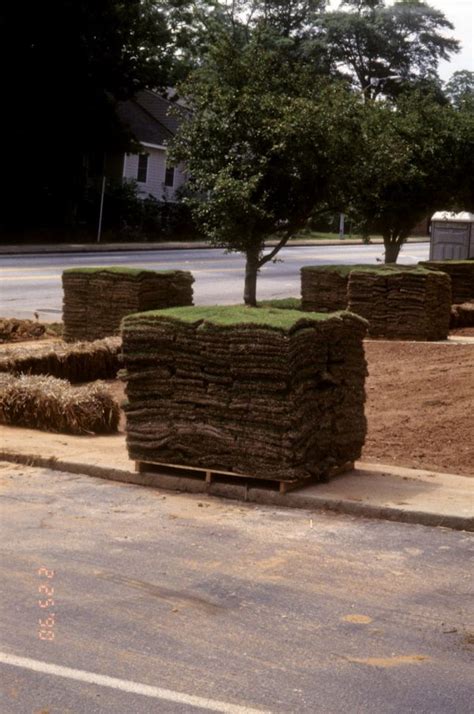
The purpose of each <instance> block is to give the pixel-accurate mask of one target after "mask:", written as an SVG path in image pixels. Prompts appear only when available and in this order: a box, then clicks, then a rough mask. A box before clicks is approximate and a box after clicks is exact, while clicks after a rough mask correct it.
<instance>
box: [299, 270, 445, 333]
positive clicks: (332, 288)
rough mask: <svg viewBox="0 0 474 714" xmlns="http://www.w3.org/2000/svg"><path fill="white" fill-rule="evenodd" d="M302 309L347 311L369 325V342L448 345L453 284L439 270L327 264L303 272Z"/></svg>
mask: <svg viewBox="0 0 474 714" xmlns="http://www.w3.org/2000/svg"><path fill="white" fill-rule="evenodd" d="M301 294H302V309H303V310H321V311H331V310H335V309H339V310H340V309H348V310H350V311H351V312H354V313H356V314H357V315H360V316H362V317H364V318H365V319H366V320H368V322H369V335H370V336H371V337H385V338H389V339H399V340H403V339H405V340H444V339H446V338H447V336H448V333H449V321H450V312H451V281H450V279H449V276H448V275H447V274H445V273H441V272H439V271H431V270H427V269H425V268H423V267H419V266H401V265H383V266H374V265H324V266H314V267H313V266H308V267H305V268H302V270H301Z"/></svg>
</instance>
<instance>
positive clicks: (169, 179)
mask: <svg viewBox="0 0 474 714" xmlns="http://www.w3.org/2000/svg"><path fill="white" fill-rule="evenodd" d="M165 186H170V187H171V188H173V186H174V166H167V167H166V173H165Z"/></svg>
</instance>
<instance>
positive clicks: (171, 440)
mask: <svg viewBox="0 0 474 714" xmlns="http://www.w3.org/2000/svg"><path fill="white" fill-rule="evenodd" d="M365 331H366V323H365V321H363V320H361V318H359V317H357V316H356V315H351V314H349V313H340V314H335V315H331V316H324V315H314V314H313V313H308V314H307V315H306V314H303V313H301V312H298V311H294V310H291V311H290V310H279V309H274V308H273V309H271V308H268V309H266V308H246V307H229V308H224V307H220V308H216V307H214V308H182V309H180V310H166V311H163V312H161V313H160V312H157V313H143V314H141V315H131V316H129V317H128V318H126V319H125V320H124V325H123V352H124V367H125V369H126V373H125V380H126V382H127V387H126V393H127V398H128V404H127V406H126V407H125V411H126V415H127V443H128V448H129V454H130V457H131V458H132V459H135V460H138V461H151V462H153V461H155V462H164V463H169V464H176V465H178V464H181V465H185V466H194V467H198V468H209V469H213V470H219V471H230V472H234V473H238V474H244V475H247V476H251V477H254V478H262V479H274V480H281V481H292V480H296V479H306V478H310V477H319V478H325V477H327V476H328V475H330V473H331V472H332V470H334V469H335V468H337V467H340V466H342V465H344V464H346V463H347V462H351V461H354V460H356V459H357V458H359V456H360V453H361V449H362V445H363V443H364V439H365V434H366V421H365V416H364V401H365V393H364V380H365V375H366V363H365V358H364V350H363V344H362V341H363V337H364V335H365Z"/></svg>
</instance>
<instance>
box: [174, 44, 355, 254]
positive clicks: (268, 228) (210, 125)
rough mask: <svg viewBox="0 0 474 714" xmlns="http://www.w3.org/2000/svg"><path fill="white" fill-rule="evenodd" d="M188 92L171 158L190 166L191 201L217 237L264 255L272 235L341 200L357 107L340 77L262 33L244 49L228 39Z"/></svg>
mask: <svg viewBox="0 0 474 714" xmlns="http://www.w3.org/2000/svg"><path fill="white" fill-rule="evenodd" d="M183 91H184V93H185V94H186V95H187V96H189V97H192V108H193V114H192V115H191V116H190V117H189V118H188V120H187V121H185V122H184V124H183V126H182V129H181V131H180V133H179V135H178V137H177V139H176V141H175V143H174V146H173V147H172V154H173V159H174V160H175V161H184V162H185V163H186V164H187V166H188V168H189V172H190V187H191V189H192V190H193V191H194V196H195V199H194V201H193V200H192V199H191V200H190V203H191V205H192V208H193V211H194V213H195V215H196V216H197V218H198V219H199V221H200V222H201V224H202V226H203V229H204V232H205V233H206V235H207V236H208V237H209V238H210V239H211V240H213V241H214V242H215V243H216V244H218V245H224V246H226V247H227V248H229V249H230V250H239V251H244V252H247V251H248V250H250V249H254V250H256V252H257V253H260V252H261V250H262V248H263V245H264V241H265V238H267V237H268V236H270V235H277V236H282V235H283V236H285V235H291V234H293V233H294V232H295V231H296V230H298V229H300V228H302V227H303V226H304V225H305V222H306V221H307V219H308V217H309V216H310V215H311V213H312V212H313V211H314V209H315V208H316V207H320V208H321V207H322V206H323V205H327V204H330V205H332V206H334V207H335V206H336V205H338V204H340V203H341V200H342V193H343V184H344V174H343V173H342V172H340V171H339V167H340V166H341V164H342V163H343V162H344V161H345V160H347V159H348V158H349V157H350V155H351V147H352V145H353V140H354V134H356V133H357V114H358V107H359V105H358V102H357V100H356V98H355V97H353V96H352V95H351V94H349V93H348V92H347V91H346V90H345V89H344V87H343V86H342V85H340V84H335V83H329V82H328V81H324V80H319V81H318V80H317V79H316V78H315V77H314V75H313V74H312V73H311V71H310V70H309V69H308V67H307V66H305V65H304V64H300V63H293V61H292V58H291V57H290V58H288V56H287V55H286V53H285V51H281V49H280V48H279V47H278V46H275V45H272V43H271V41H270V40H269V39H268V36H261V35H255V36H254V37H253V38H252V39H251V41H250V42H249V43H248V44H247V45H246V46H245V47H244V48H243V49H242V48H239V47H236V46H235V44H233V43H232V42H231V41H228V40H227V38H224V39H223V41H222V42H221V43H220V44H219V45H218V46H216V47H215V48H213V51H212V53H210V55H209V57H208V60H207V62H206V63H205V65H203V67H202V68H200V69H199V70H197V71H196V72H195V73H194V74H193V75H192V76H191V78H190V79H189V81H188V82H187V83H186V84H185V86H184V87H183Z"/></svg>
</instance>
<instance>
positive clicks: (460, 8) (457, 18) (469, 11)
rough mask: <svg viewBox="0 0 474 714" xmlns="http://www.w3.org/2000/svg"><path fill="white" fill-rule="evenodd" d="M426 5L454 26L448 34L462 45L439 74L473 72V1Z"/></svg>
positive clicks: (335, 2) (437, 0) (434, 0)
mask: <svg viewBox="0 0 474 714" xmlns="http://www.w3.org/2000/svg"><path fill="white" fill-rule="evenodd" d="M339 4H340V0H331V2H330V6H331V7H334V8H337V7H338V6H339ZM427 4H428V5H431V6H432V7H435V8H437V9H438V10H441V11H442V12H443V13H444V14H445V15H446V17H447V18H448V20H450V21H451V22H452V23H453V25H454V30H453V32H452V33H450V34H451V35H452V36H453V37H454V38H455V39H457V40H459V41H460V42H461V44H462V48H461V51H460V52H459V53H458V54H457V55H454V56H453V58H452V60H451V62H441V63H440V66H439V73H440V76H441V78H442V79H444V80H447V79H449V77H450V76H451V75H452V74H453V72H456V71H457V70H460V69H469V70H471V71H474V2H473V0H428V2H427Z"/></svg>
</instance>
